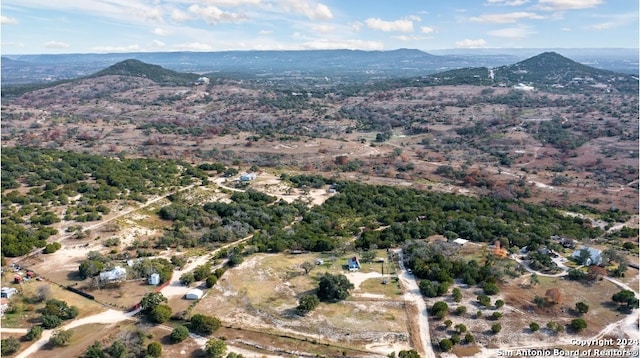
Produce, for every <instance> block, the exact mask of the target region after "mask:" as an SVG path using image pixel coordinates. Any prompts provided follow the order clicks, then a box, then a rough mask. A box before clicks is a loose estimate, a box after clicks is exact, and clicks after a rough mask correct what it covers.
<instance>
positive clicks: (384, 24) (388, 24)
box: [364, 18, 413, 32]
mask: <svg viewBox="0 0 640 358" xmlns="http://www.w3.org/2000/svg"><path fill="white" fill-rule="evenodd" d="M364 23H365V24H367V27H368V28H370V29H373V30H378V31H384V32H389V31H398V32H413V21H411V20H406V19H400V20H395V21H384V20H382V19H379V18H369V19H366V20H365V21H364Z"/></svg>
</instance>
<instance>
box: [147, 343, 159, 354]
mask: <svg viewBox="0 0 640 358" xmlns="http://www.w3.org/2000/svg"><path fill="white" fill-rule="evenodd" d="M147 355H149V356H151V357H160V356H161V355H162V345H161V344H160V343H158V342H151V343H149V345H148V346H147Z"/></svg>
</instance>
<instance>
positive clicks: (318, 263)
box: [316, 259, 324, 265]
mask: <svg viewBox="0 0 640 358" xmlns="http://www.w3.org/2000/svg"><path fill="white" fill-rule="evenodd" d="M322 264H324V260H323V259H316V265H322Z"/></svg>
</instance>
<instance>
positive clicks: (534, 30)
mask: <svg viewBox="0 0 640 358" xmlns="http://www.w3.org/2000/svg"><path fill="white" fill-rule="evenodd" d="M638 11H639V10H638V1H636V0H319V1H315V0H2V4H1V23H2V39H1V40H2V43H1V51H2V53H4V54H39V53H89V52H98V53H104V52H138V51H225V50H304V49H337V48H340V49H361V50H393V49H398V48H416V49H421V50H424V51H428V50H430V49H452V48H505V47H508V48H510V47H528V48H584V47H589V48H600V47H626V48H637V47H638V16H639V15H638Z"/></svg>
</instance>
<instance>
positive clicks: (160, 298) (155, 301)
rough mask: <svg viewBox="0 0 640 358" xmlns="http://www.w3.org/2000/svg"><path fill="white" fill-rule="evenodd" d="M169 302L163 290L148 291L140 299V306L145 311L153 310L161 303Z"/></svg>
mask: <svg viewBox="0 0 640 358" xmlns="http://www.w3.org/2000/svg"><path fill="white" fill-rule="evenodd" d="M163 302H164V303H168V302H169V300H167V298H166V297H164V295H163V294H162V292H148V293H146V294H145V295H144V297H142V300H141V301H140V306H141V307H142V311H143V312H145V313H149V312H151V310H153V309H154V308H155V307H156V306H157V305H159V304H161V303H163Z"/></svg>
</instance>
